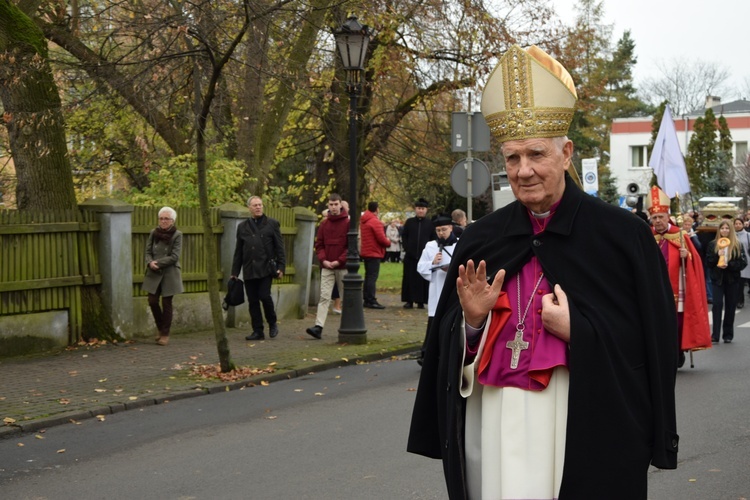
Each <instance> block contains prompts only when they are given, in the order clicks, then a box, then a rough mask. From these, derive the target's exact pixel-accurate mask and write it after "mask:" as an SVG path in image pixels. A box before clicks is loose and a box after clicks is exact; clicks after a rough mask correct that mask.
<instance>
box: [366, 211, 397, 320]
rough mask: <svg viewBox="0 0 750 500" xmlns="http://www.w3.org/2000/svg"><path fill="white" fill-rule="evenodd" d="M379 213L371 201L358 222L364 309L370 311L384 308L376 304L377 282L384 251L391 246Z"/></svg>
mask: <svg viewBox="0 0 750 500" xmlns="http://www.w3.org/2000/svg"><path fill="white" fill-rule="evenodd" d="M379 213H380V210H379V208H378V202H377V201H371V202H370V203H368V204H367V210H365V213H364V214H362V219H361V220H360V221H359V222H360V224H359V231H360V233H361V235H362V249H361V250H360V251H359V255H360V257H362V260H363V261H364V262H365V285H364V290H363V294H364V307H367V308H370V309H385V306H384V305H382V304H380V303H379V302H378V298H377V282H378V276H379V275H380V262H381V261H382V260H383V257H384V256H385V249H386V248H388V247H389V246H391V240H389V239H388V237H387V236H386V235H385V227H384V226H383V223H382V222H380V219H379V218H378V214H379Z"/></svg>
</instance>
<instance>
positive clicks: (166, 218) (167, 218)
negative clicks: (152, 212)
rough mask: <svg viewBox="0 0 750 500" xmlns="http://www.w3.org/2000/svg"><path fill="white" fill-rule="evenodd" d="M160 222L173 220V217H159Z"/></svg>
mask: <svg viewBox="0 0 750 500" xmlns="http://www.w3.org/2000/svg"><path fill="white" fill-rule="evenodd" d="M159 220H172V217H159Z"/></svg>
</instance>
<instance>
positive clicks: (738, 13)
mask: <svg viewBox="0 0 750 500" xmlns="http://www.w3.org/2000/svg"><path fill="white" fill-rule="evenodd" d="M577 4H578V1H577V0H550V5H552V6H554V8H555V10H556V11H557V13H558V15H560V17H561V18H562V19H563V21H565V23H566V24H572V22H573V20H574V19H575V17H576V10H575V8H574V7H575V5H577ZM604 12H605V13H604V17H605V20H606V22H607V23H610V24H614V31H613V44H614V43H615V42H616V41H617V40H619V38H620V37H621V36H622V33H623V31H625V30H626V29H629V30H630V35H631V37H632V38H633V40H634V41H635V44H636V55H637V57H638V64H637V65H636V69H635V73H634V77H635V81H636V86H637V84H638V82H639V81H641V80H642V79H644V78H646V77H649V76H657V77H658V76H659V75H660V74H661V73H660V72H659V70H658V68H659V67H660V66H661V67H664V66H665V65H666V67H669V62H670V61H673V60H675V59H678V58H682V59H683V60H684V61H693V60H696V59H700V60H702V61H706V62H709V61H716V62H717V63H718V64H721V65H722V66H724V67H726V68H727V69H728V70H729V72H730V75H731V76H730V78H731V80H730V85H731V86H732V87H733V88H734V95H726V96H720V97H721V98H722V101H724V102H728V101H730V100H734V99H738V98H740V97H741V95H743V96H744V97H745V98H747V99H750V95H748V92H750V1H748V0H712V1H709V2H707V1H705V0H680V1H676V0H604ZM660 63H661V64H660Z"/></svg>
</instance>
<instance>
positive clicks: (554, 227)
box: [408, 46, 678, 500]
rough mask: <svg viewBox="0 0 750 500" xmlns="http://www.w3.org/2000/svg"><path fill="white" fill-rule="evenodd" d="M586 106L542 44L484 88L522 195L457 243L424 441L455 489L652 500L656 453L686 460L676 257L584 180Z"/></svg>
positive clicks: (413, 440) (418, 425) (441, 308)
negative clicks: (578, 178)
mask: <svg viewBox="0 0 750 500" xmlns="http://www.w3.org/2000/svg"><path fill="white" fill-rule="evenodd" d="M532 82H533V85H532ZM575 101H576V94H575V87H574V85H573V80H572V78H571V77H570V75H569V74H568V72H567V71H566V70H565V68H563V67H562V65H560V64H559V63H558V62H557V61H555V60H554V59H552V58H551V57H550V56H549V55H547V54H546V53H544V52H543V51H541V50H540V49H538V48H536V47H531V48H530V49H528V51H526V50H523V49H521V48H520V47H517V46H514V47H512V48H511V49H509V51H508V53H506V54H505V55H504V56H503V57H502V58H501V60H500V64H499V66H498V68H496V69H495V71H494V72H493V73H492V75H491V76H490V79H489V81H488V83H487V86H486V88H485V90H484V94H483V98H482V113H483V114H484V116H485V117H486V119H487V123H488V126H489V127H490V130H491V131H492V133H493V135H495V138H496V139H497V140H498V142H499V143H501V144H502V149H501V150H502V154H503V157H504V158H505V163H506V170H507V172H508V179H509V181H510V184H511V187H512V189H513V193H514V194H515V196H516V198H517V200H516V201H514V202H513V203H511V204H509V205H507V206H505V207H503V208H502V209H499V210H497V211H495V212H494V213H492V214H490V215H487V216H485V217H483V218H481V219H480V220H478V221H477V222H475V223H473V224H472V225H470V226H468V227H467V228H466V230H465V231H464V233H463V236H462V238H461V240H460V242H459V244H458V245H457V247H456V252H455V253H454V255H453V259H452V261H451V267H450V269H449V271H448V275H447V277H446V281H445V287H444V288H443V292H442V294H441V298H440V301H439V303H438V307H437V312H436V315H435V319H434V321H433V328H432V331H431V332H430V334H429V336H428V340H427V342H428V344H427V348H426V353H425V358H424V365H423V368H422V373H421V377H420V381H419V388H418V391H417V397H416V401H415V406H414V413H413V416H412V425H411V431H410V434H409V443H408V450H409V451H411V452H414V453H419V454H422V455H425V456H428V457H432V458H442V460H443V468H444V472H445V478H446V483H447V487H448V492H449V494H450V497H451V498H453V499H455V498H546V499H552V498H559V499H561V500H566V499H574V500H579V499H584V500H586V499H601V498H607V499H623V500H633V499H645V498H646V496H647V472H648V467H649V464H653V465H654V466H656V467H659V468H666V469H670V468H671V469H673V468H675V467H676V466H677V443H678V436H677V433H676V417H675V398H674V383H675V376H676V370H677V368H676V364H677V352H676V350H677V315H676V310H675V305H674V300H673V297H672V291H671V288H670V286H669V279H668V275H667V269H666V265H665V263H664V259H663V258H662V256H661V254H660V252H659V249H658V247H657V246H656V244H655V242H654V240H653V236H652V234H651V230H650V229H649V227H648V225H646V224H645V223H644V222H643V221H642V220H640V219H639V218H637V217H633V216H632V215H631V214H629V213H628V212H626V211H624V210H621V209H618V208H617V207H614V206H612V205H608V204H606V203H604V202H602V201H600V200H598V199H597V198H594V197H592V196H588V195H586V194H585V193H584V192H583V191H581V189H580V188H579V187H578V186H576V185H575V183H574V182H573V179H572V178H571V175H569V171H570V170H572V169H571V168H570V166H571V158H572V155H573V143H572V142H571V141H570V140H568V138H567V137H565V134H566V133H567V129H568V127H569V125H570V122H571V120H572V118H573V114H574V111H575ZM602 221H606V223H602Z"/></svg>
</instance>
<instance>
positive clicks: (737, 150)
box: [734, 141, 747, 165]
mask: <svg viewBox="0 0 750 500" xmlns="http://www.w3.org/2000/svg"><path fill="white" fill-rule="evenodd" d="M746 160H747V141H741V142H735V143H734V164H735V165H744V164H745V161H746Z"/></svg>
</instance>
